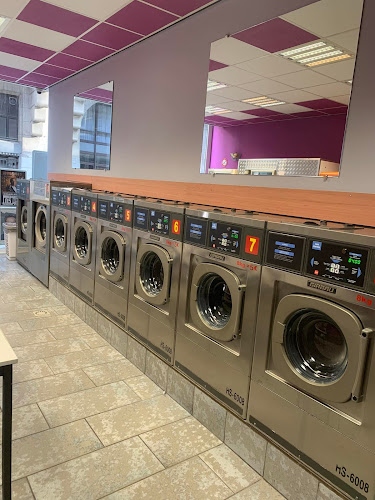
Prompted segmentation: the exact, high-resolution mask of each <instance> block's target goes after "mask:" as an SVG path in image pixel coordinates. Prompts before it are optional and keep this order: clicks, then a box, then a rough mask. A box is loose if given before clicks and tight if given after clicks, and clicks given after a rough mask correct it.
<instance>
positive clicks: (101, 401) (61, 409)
mask: <svg viewBox="0 0 375 500" xmlns="http://www.w3.org/2000/svg"><path fill="white" fill-rule="evenodd" d="M135 401H139V397H138V396H137V395H136V394H135V392H133V391H132V390H131V389H130V388H129V387H128V386H127V385H126V384H125V383H124V382H114V383H113V384H107V385H104V386H100V387H94V388H92V389H86V390H84V391H81V392H75V393H73V394H68V395H66V396H60V397H58V398H54V399H50V400H48V401H43V402H41V403H39V407H40V409H41V410H42V412H43V414H44V416H45V417H46V419H47V422H48V423H49V425H50V427H56V426H58V425H62V424H66V423H68V422H73V421H74V420H80V419H81V418H86V417H90V416H92V415H97V414H98V413H102V412H104V411H108V410H113V409H114V408H119V407H120V406H125V405H128V404H130V403H134V402H135Z"/></svg>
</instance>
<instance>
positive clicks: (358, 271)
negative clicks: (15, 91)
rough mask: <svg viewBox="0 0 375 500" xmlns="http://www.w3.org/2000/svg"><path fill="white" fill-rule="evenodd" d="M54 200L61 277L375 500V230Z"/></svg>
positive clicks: (174, 206) (118, 199)
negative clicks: (374, 339)
mask: <svg viewBox="0 0 375 500" xmlns="http://www.w3.org/2000/svg"><path fill="white" fill-rule="evenodd" d="M51 193H52V196H51V204H52V205H51V206H52V214H51V245H50V247H51V255H50V273H51V275H52V276H54V277H55V278H56V279H58V280H59V281H60V282H62V283H64V284H65V285H67V286H69V287H70V288H71V289H72V290H74V291H75V292H76V293H77V294H78V295H79V296H81V297H82V298H83V299H84V300H86V301H87V302H89V303H91V304H92V305H93V307H95V308H96V309H98V310H99V311H100V312H102V313H103V314H104V315H106V316H107V317H108V318H110V319H111V320H112V321H114V322H116V323H117V324H118V325H119V326H120V327H121V328H122V329H124V330H125V331H127V332H128V333H129V334H130V335H132V336H134V337H135V338H137V339H138V340H139V341H140V342H142V343H143V344H145V345H146V346H147V347H148V348H149V349H150V350H152V351H153V352H155V353H156V354H157V355H158V356H159V357H161V358H162V359H163V360H164V361H166V362H167V363H170V364H173V365H174V366H175V368H176V369H177V370H178V371H180V372H181V373H183V374H184V375H185V376H186V377H188V378H190V379H191V380H193V381H194V382H195V383H196V384H197V385H199V386H200V387H201V388H202V389H203V390H205V391H206V392H208V393H209V394H210V395H211V396H212V397H214V398H216V399H217V400H218V401H220V402H221V403H222V404H223V405H225V406H226V407H227V408H228V409H230V410H231V411H232V412H234V413H236V414H237V415H238V416H239V417H242V418H243V419H246V420H247V422H249V423H250V424H251V425H253V426H255V427H257V428H258V430H259V431H260V432H262V433H264V434H267V435H268V436H269V437H270V438H271V439H273V440H274V441H276V442H278V443H279V445H280V446H282V447H283V448H284V449H286V450H287V451H288V452H289V453H290V454H292V455H294V456H296V457H298V458H299V459H300V460H302V461H304V462H305V463H306V464H307V465H308V466H309V467H310V468H312V469H313V470H315V471H316V472H317V473H318V474H320V475H321V476H323V477H325V478H326V479H327V480H329V481H330V482H331V483H332V484H334V485H335V486H336V487H337V488H338V489H340V490H341V491H342V492H343V493H344V494H346V495H348V496H349V497H352V498H358V499H366V498H367V499H370V498H371V499H373V498H375V466H374V464H375V351H374V341H373V338H374V331H375V230H372V229H368V228H357V227H353V226H348V225H345V224H331V223H324V222H319V221H311V220H298V219H291V218H286V217H285V218H282V217H277V216H271V215H264V214H263V215H262V214H257V213H250V212H245V211H238V210H230V209H225V208H215V207H203V206H198V205H195V206H193V205H186V204H182V203H178V202H167V201H160V200H156V199H146V198H139V197H138V198H137V197H132V196H127V195H118V194H111V193H104V192H94V191H89V190H82V189H73V188H62V187H58V186H52V188H51Z"/></svg>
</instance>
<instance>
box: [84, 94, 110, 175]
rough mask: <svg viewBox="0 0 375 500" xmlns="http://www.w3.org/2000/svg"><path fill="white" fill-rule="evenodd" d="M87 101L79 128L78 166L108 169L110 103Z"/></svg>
mask: <svg viewBox="0 0 375 500" xmlns="http://www.w3.org/2000/svg"><path fill="white" fill-rule="evenodd" d="M88 102H89V103H90V105H89V107H88V108H87V109H86V111H85V113H84V115H83V118H82V124H81V130H80V168H89V169H92V170H98V169H100V170H109V161H110V154H111V126H112V105H111V104H104V103H101V102H93V101H88ZM91 103H92V104H91Z"/></svg>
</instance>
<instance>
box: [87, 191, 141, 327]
mask: <svg viewBox="0 0 375 500" xmlns="http://www.w3.org/2000/svg"><path fill="white" fill-rule="evenodd" d="M132 226H133V198H132V197H128V196H126V195H124V196H122V195H118V194H117V195H116V194H102V195H99V196H98V229H97V231H98V233H97V253H96V271H95V294H94V305H95V307H96V308H97V309H98V310H99V311H100V312H102V313H103V314H105V315H106V316H107V317H108V318H110V319H111V320H112V321H114V322H116V323H117V324H118V325H119V326H120V327H122V328H123V329H126V318H127V310H128V291H129V273H130V257H131V246H132V232H133V228H132Z"/></svg>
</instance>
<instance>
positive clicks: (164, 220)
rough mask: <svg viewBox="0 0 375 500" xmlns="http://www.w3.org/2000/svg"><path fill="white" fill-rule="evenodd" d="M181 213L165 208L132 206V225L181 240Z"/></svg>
mask: <svg viewBox="0 0 375 500" xmlns="http://www.w3.org/2000/svg"><path fill="white" fill-rule="evenodd" d="M182 226H183V215H182V214H174V213H172V212H167V211H165V210H156V209H153V208H144V207H134V227H135V228H137V229H143V231H148V232H150V233H153V234H160V235H162V236H168V237H170V238H173V239H175V240H182Z"/></svg>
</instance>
